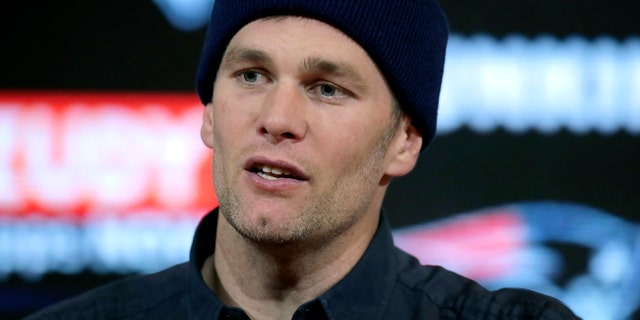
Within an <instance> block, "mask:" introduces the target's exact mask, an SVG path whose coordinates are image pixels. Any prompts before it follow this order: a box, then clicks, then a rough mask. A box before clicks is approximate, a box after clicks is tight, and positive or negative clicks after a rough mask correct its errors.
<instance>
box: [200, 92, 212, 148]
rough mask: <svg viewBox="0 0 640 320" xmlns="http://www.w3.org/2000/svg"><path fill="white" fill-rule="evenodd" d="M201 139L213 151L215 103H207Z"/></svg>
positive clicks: (203, 114) (203, 115)
mask: <svg viewBox="0 0 640 320" xmlns="http://www.w3.org/2000/svg"><path fill="white" fill-rule="evenodd" d="M200 138H201V139H202V142H203V143H204V145H205V146H207V147H209V148H211V149H213V102H209V103H207V105H206V106H205V107H204V111H203V113H202V127H201V128H200Z"/></svg>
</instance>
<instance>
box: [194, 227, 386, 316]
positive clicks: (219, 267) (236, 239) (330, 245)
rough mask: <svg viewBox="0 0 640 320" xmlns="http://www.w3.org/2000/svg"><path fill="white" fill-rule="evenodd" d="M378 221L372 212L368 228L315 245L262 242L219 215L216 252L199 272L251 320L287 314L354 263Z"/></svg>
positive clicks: (229, 302) (318, 293) (211, 286)
mask: <svg viewBox="0 0 640 320" xmlns="http://www.w3.org/2000/svg"><path fill="white" fill-rule="evenodd" d="M377 222H378V220H377V217H376V219H375V221H374V220H373V219H371V222H368V223H369V224H370V225H368V226H367V225H365V226H366V229H367V230H369V231H368V232H362V231H357V232H344V233H343V234H341V235H340V236H338V237H335V238H333V239H331V240H330V241H325V242H323V243H321V244H319V245H314V246H302V245H298V244H284V245H277V246H275V245H272V246H265V245H261V244H256V243H254V242H252V241H250V240H248V239H246V238H244V237H242V236H241V235H240V234H238V233H237V232H236V231H235V230H234V229H233V227H231V226H230V225H229V224H228V223H227V222H226V220H225V219H224V218H223V217H222V216H220V217H219V221H218V232H217V239H216V249H215V253H214V255H212V256H210V257H209V258H207V260H206V262H205V264H204V266H203V269H202V274H203V276H204V279H205V282H206V283H207V285H208V286H209V287H210V288H211V289H212V290H214V291H215V292H216V293H217V294H218V297H219V298H220V299H221V300H222V302H224V303H225V304H227V305H229V306H235V307H240V308H242V309H244V310H245V312H247V314H248V315H249V316H250V317H251V318H252V319H291V316H292V315H293V313H294V312H295V311H296V309H297V308H298V307H299V306H300V305H301V304H303V303H305V302H307V301H310V300H313V299H315V298H316V297H318V296H320V295H321V294H322V293H324V292H325V291H327V290H328V289H329V288H331V287H332V286H333V285H335V284H336V283H337V282H338V281H339V280H340V279H342V278H343V277H344V276H345V275H346V274H347V273H348V272H349V271H350V270H351V269H352V268H353V266H354V265H355V264H356V262H357V261H358V260H359V258H360V257H361V256H362V254H363V253H364V251H365V250H366V248H367V246H368V244H369V242H370V241H371V238H372V237H373V233H374V232H375V230H376V226H377ZM352 231H353V230H352Z"/></svg>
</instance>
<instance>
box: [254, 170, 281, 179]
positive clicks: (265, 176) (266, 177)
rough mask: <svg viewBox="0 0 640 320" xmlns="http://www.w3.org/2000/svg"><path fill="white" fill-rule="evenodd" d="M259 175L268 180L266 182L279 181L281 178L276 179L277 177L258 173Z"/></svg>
mask: <svg viewBox="0 0 640 320" xmlns="http://www.w3.org/2000/svg"><path fill="white" fill-rule="evenodd" d="M258 175H259V176H261V177H262V178H263V179H266V180H278V179H280V178H276V177H274V176H272V175H268V174H264V173H263V172H258Z"/></svg>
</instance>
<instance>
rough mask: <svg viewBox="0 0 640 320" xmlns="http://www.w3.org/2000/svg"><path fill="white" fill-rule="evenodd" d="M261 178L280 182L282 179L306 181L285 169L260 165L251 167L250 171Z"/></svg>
mask: <svg viewBox="0 0 640 320" xmlns="http://www.w3.org/2000/svg"><path fill="white" fill-rule="evenodd" d="M249 171H251V172H253V173H255V174H257V175H258V176H260V177H261V178H263V179H265V180H271V181H274V180H280V179H294V180H301V181H302V180H306V179H304V178H302V177H300V176H298V175H297V174H296V173H295V172H292V171H290V170H288V169H285V168H279V167H274V166H269V165H265V164H259V165H256V166H253V167H251V169H250V170H249Z"/></svg>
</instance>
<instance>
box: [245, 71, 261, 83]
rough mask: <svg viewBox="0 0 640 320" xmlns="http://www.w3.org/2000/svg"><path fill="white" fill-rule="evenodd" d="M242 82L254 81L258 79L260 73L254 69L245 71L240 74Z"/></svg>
mask: <svg viewBox="0 0 640 320" xmlns="http://www.w3.org/2000/svg"><path fill="white" fill-rule="evenodd" d="M240 77H242V80H243V81H244V82H249V83H255V82H258V79H260V74H259V73H258V72H256V71H245V72H243V73H241V74H240Z"/></svg>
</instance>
